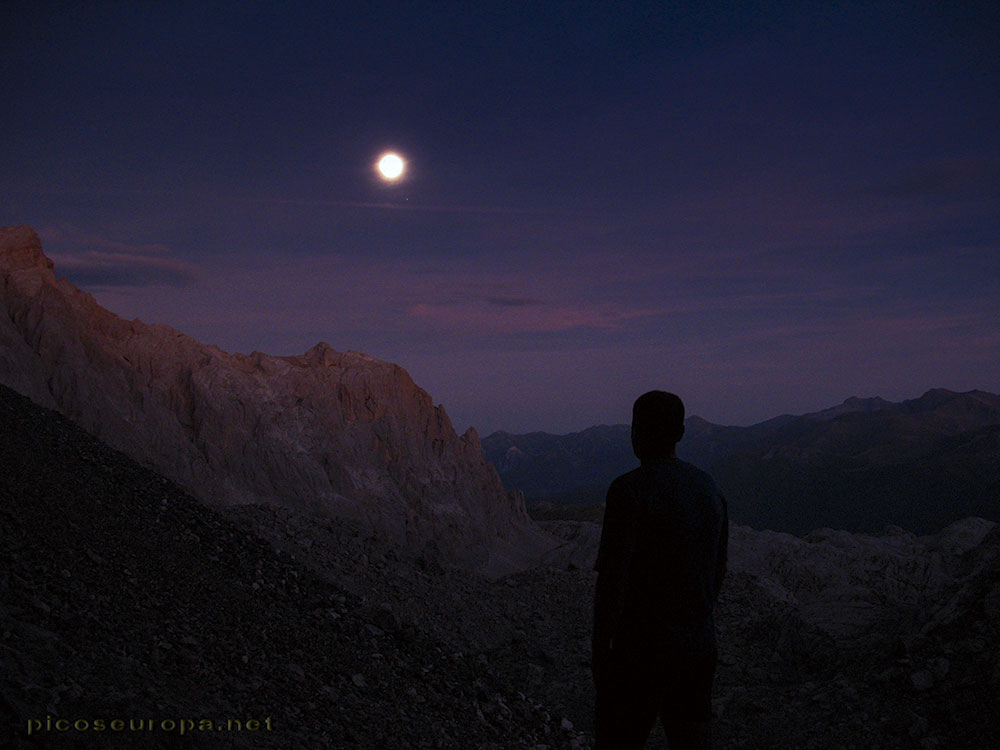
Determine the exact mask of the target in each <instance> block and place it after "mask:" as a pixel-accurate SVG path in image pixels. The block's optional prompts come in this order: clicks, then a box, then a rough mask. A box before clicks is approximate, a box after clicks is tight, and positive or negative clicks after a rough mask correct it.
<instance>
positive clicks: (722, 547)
mask: <svg viewBox="0 0 1000 750" xmlns="http://www.w3.org/2000/svg"><path fill="white" fill-rule="evenodd" d="M719 499H720V500H721V501H722V528H721V529H720V530H719V544H718V549H717V550H716V554H715V591H714V592H713V593H714V598H715V599H718V598H719V592H720V591H721V590H722V580H723V579H724V578H725V577H726V566H727V564H728V561H729V506H727V505H726V498H724V497H722V495H720V496H719Z"/></svg>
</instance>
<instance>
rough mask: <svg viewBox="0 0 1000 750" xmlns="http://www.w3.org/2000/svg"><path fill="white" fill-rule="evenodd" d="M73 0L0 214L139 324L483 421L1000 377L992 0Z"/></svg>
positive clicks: (525, 423) (0, 180)
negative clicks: (376, 376)
mask: <svg viewBox="0 0 1000 750" xmlns="http://www.w3.org/2000/svg"><path fill="white" fill-rule="evenodd" d="M62 5H66V6H69V7H59V6H57V5H54V4H53V5H50V6H46V5H44V4H42V3H39V2H27V3H19V2H13V3H11V2H7V3H4V7H3V9H2V10H0V22H2V24H3V28H4V35H3V36H4V41H3V48H2V52H0V55H2V57H0V60H2V63H0V64H2V75H0V97H2V99H0V101H2V104H3V106H2V109H0V224H4V225H7V224H23V223H28V224H31V225H32V226H33V227H34V228H35V229H37V230H38V231H39V233H40V234H41V236H42V241H43V245H44V247H45V250H46V252H47V253H48V254H49V255H50V256H51V257H52V258H53V259H54V260H55V262H56V271H57V273H58V274H59V275H61V276H66V277H67V278H69V279H70V280H71V281H73V282H74V283H76V284H78V285H79V286H81V287H83V288H84V289H86V290H88V291H90V292H91V293H93V294H94V295H95V297H96V298H97V300H98V301H99V302H100V303H101V304H103V305H104V306H105V307H108V308H109V309H111V310H112V311H114V312H116V313H118V314H119V315H122V316H124V317H127V318H132V317H138V318H141V319H142V320H144V321H147V322H161V323H166V324H169V325H171V326H174V327H175V328H178V329H180V330H182V331H184V332H186V333H189V334H191V335H193V336H195V337H196V338H198V339H200V340H202V341H205V342H207V343H212V344H216V345H218V346H220V347H222V348H223V349H225V350H227V351H241V352H250V351H253V350H260V351H266V352H270V353H273V354H296V353H301V352H303V351H305V350H306V349H307V348H309V347H310V346H312V345H313V344H315V343H316V342H317V341H320V340H322V341H326V342H327V343H329V344H330V345H331V346H332V347H334V348H335V349H338V350H341V351H346V350H357V351H363V352H365V353H368V354H371V355H373V356H376V357H379V358H381V359H386V360H389V361H392V362H396V363H398V364H400V365H402V366H403V367H405V368H406V369H407V370H408V371H409V372H410V374H411V375H412V376H413V378H414V379H415V380H416V382H417V383H418V384H419V385H421V386H422V387H424V388H425V389H427V390H428V391H429V392H430V393H431V395H432V397H433V398H434V400H435V402H439V403H443V404H444V406H445V408H446V410H447V411H448V413H449V414H450V415H451V417H452V420H453V422H454V423H455V426H456V427H457V428H458V429H459V430H460V431H461V430H464V429H465V428H466V427H468V426H469V425H474V426H475V427H476V428H477V429H478V430H479V432H480V434H488V433H489V432H492V431H493V430H495V429H505V430H509V431H514V432H524V431H531V430H545V431H549V432H566V431H571V430H578V429H583V428H585V427H587V426H589V425H593V424H600V423H621V422H627V421H628V420H629V418H630V407H631V403H632V400H633V399H634V398H635V397H636V396H637V395H638V394H639V393H641V392H643V391H645V390H648V389H650V388H663V389H667V390H672V391H675V392H676V393H678V394H680V395H681V396H682V397H683V398H684V399H685V401H686V402H687V404H688V413H689V414H691V413H694V414H699V415H701V416H703V417H705V418H707V419H710V420H712V421H715V422H721V423H729V424H747V423H750V422H755V421H760V420H762V419H766V418H768V417H772V416H775V415H777V414H779V413H784V412H792V413H798V412H804V411H810V410H814V409H819V408H823V407H826V406H831V405H833V404H836V403H839V402H840V401H842V400H843V399H845V398H847V397H849V396H875V395H879V396H882V397H884V398H888V399H891V400H900V399H904V398H914V397H917V396H919V395H920V394H921V393H923V392H924V391H925V390H927V389H929V388H931V387H945V388H951V389H953V390H970V389H973V388H980V389H984V390H992V391H997V390H1000V382H998V375H1000V312H998V311H1000V197H998V196H1000V93H998V92H1000V41H998V40H1000V15H998V12H997V11H989V10H987V7H988V6H989V5H990V4H989V3H965V4H963V3H960V2H947V3H913V2H905V3H898V4H878V3H868V2H866V3H858V4H856V5H845V6H842V7H833V4H829V3H822V4H819V3H817V4H813V5H812V6H809V5H808V4H807V5H806V6H803V5H801V4H787V5H786V4H779V3H767V4H763V5H762V6H757V7H754V6H752V5H745V4H739V5H735V4H734V5H729V4H703V3H692V4H691V5H692V6H695V7H694V8H692V7H684V6H687V5H688V4H680V3H678V4H673V3H666V4H661V3H649V4H639V3H611V2H607V3H603V2H602V3H584V2H572V3H554V2H544V3H535V2H531V3H527V2H526V3H489V2H482V1H477V2H461V3H446V2H433V3H413V4H410V3H407V4H398V5H397V4H368V3H273V4H271V3H249V2H241V3H233V4H218V3H207V2H198V3H191V4H186V3H179V2H170V3H162V4H153V3H146V2H138V3H122V2H115V3H111V2H109V3H68V4H62ZM78 5H79V6H81V7H75V6H78ZM820 5H821V6H823V9H822V10H820V9H817V7H816V6H820ZM209 6H211V7H209ZM347 7H351V8H353V9H351V10H345V9H344V8H347ZM810 7H811V9H810ZM387 150H394V151H396V152H397V153H399V154H400V155H402V156H403V158H404V159H405V160H406V164H407V170H406V172H405V173H404V178H403V179H402V180H400V181H399V182H398V183H394V184H390V183H386V182H384V181H382V180H380V179H379V178H378V177H377V175H376V171H375V168H374V165H375V162H376V160H377V159H378V157H379V155H380V154H381V153H383V152H385V151H387Z"/></svg>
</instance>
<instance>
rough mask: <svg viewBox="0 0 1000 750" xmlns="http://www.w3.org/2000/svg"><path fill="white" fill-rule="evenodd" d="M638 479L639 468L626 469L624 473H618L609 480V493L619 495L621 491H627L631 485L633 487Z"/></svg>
mask: <svg viewBox="0 0 1000 750" xmlns="http://www.w3.org/2000/svg"><path fill="white" fill-rule="evenodd" d="M638 481H639V469H632V471H626V472H625V473H624V474H620V475H619V476H617V477H615V478H614V479H613V480H611V485H610V486H609V487H608V494H609V495H619V494H623V493H628V492H629V491H630V490H631V489H632V488H633V487H635V485H636V482H638Z"/></svg>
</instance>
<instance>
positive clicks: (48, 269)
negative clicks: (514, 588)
mask: <svg viewBox="0 0 1000 750" xmlns="http://www.w3.org/2000/svg"><path fill="white" fill-rule="evenodd" d="M0 295H2V300H0V305H2V308H0V382H2V383H4V384H6V385H8V386H10V387H12V388H14V389H15V390H18V391H20V392H21V393H23V394H25V395H27V396H29V397H30V398H32V399H33V400H34V401H36V402H37V403H39V404H41V405H43V406H47V407H50V408H55V409H57V410H59V411H61V412H62V413H63V414H65V415H66V416H68V417H69V418H70V419H72V420H74V421H75V422H77V423H78V424H80V425H81V426H83V427H84V428H85V429H87V430H88V431H89V432H91V433H93V434H94V435H96V436H97V437H99V438H100V439H101V440H103V441H104V442H106V443H108V444H109V445H111V446H113V447H115V448H118V449H119V450H122V451H123V452H125V453H126V454H128V455H130V456H132V457H133V458H135V459H137V460H139V461H142V462H144V463H146V464H148V465H151V466H152V467H154V468H156V469H157V470H158V471H160V472H162V473H163V474H165V475H166V476H168V477H170V478H171V479H173V480H175V481H176V482H178V483H179V484H180V485H182V486H183V487H185V488H186V489H187V490H188V491H190V492H191V493H192V494H193V495H195V496H196V497H198V498H200V499H201V500H203V501H205V502H209V503H217V504H237V503H255V502H263V503H272V504H276V505H282V506H287V507H290V508H294V509H297V510H308V511H311V512H316V513H320V514H329V515H337V516H345V517H350V518H354V519H359V520H363V521H366V522H368V523H370V524H371V526H372V527H373V528H376V529H378V530H379V531H381V532H383V533H388V534H390V535H392V536H394V537H396V538H398V539H399V540H401V541H403V542H405V543H406V544H408V545H410V546H413V547H416V548H421V547H423V546H424V545H426V544H427V543H428V542H430V541H432V540H433V542H434V544H435V545H436V546H437V547H438V548H440V549H441V551H442V552H443V553H444V554H445V555H447V556H449V557H450V558H451V559H453V560H455V561H457V562H461V563H462V564H465V565H472V566H475V567H480V568H482V569H484V570H487V571H493V572H500V571H503V570H509V569H514V568H517V567H521V566H523V565H525V564H527V563H528V562H529V561H531V560H532V559H534V558H535V557H537V556H538V555H539V554H541V553H542V552H543V551H544V550H545V549H546V548H548V547H550V546H551V542H550V540H549V539H548V538H547V537H546V536H545V535H544V534H542V533H541V532H539V531H538V530H537V528H536V527H535V526H534V525H533V524H532V522H531V521H530V519H528V517H527V515H526V513H525V510H524V503H523V499H522V498H521V497H520V496H519V495H510V494H508V493H507V492H506V491H505V490H504V489H503V487H502V485H501V483H500V480H499V478H498V476H497V474H496V471H495V470H494V469H493V467H492V465H490V464H488V463H486V461H485V460H484V458H483V454H482V448H481V446H480V442H479V437H478V436H477V435H476V433H475V431H474V430H471V429H470V430H469V431H468V432H467V433H465V434H464V435H462V436H461V437H459V436H458V435H457V434H456V433H455V431H454V429H453V428H452V425H451V422H450V420H449V419H448V416H447V414H445V411H444V409H443V408H442V407H440V406H435V405H434V404H433V402H432V401H431V398H430V396H429V395H428V394H427V393H426V392H425V391H423V390H422V389H421V388H419V387H418V386H417V385H416V384H414V382H413V381H412V379H411V378H410V376H409V375H408V374H407V373H406V372H405V371H404V370H403V369H402V368H400V367H398V366H396V365H393V364H390V363H387V362H382V361H380V360H377V359H374V358H372V357H369V356H366V355H364V354H360V353H357V352H347V353H341V352H337V351H334V350H333V349H332V348H330V347H329V346H328V345H327V344H325V343H319V344H317V345H316V346H314V347H313V348H311V349H310V350H309V351H307V352H305V353H304V354H302V355H299V356H290V357H279V356H271V355H268V354H262V353H260V352H254V353H252V354H250V355H244V354H229V353H227V352H224V351H222V350H221V349H219V348H217V347H214V346H208V345H205V344H202V343H200V342H198V341H196V340H194V339H193V338H191V337H190V336H186V335H185V334H183V333H180V332H179V331H176V330H174V329H172V328H169V327H167V326H164V325H149V324H146V323H143V322H141V321H139V320H133V321H126V320H123V319H121V318H119V317H118V316H116V315H114V314H113V313H111V312H109V311H107V310H105V309H104V308H102V307H101V306H100V305H98V304H97V302H96V301H95V300H94V298H93V297H92V296H91V295H89V294H87V293H85V292H83V291H81V290H79V289H77V288H76V287H75V286H73V285H72V284H70V283H69V282H68V281H66V280H64V279H57V277H56V275H55V271H54V268H53V263H52V261H51V260H49V259H48V258H47V257H46V256H45V255H44V253H43V252H42V247H41V243H40V241H39V239H38V236H37V234H35V232H33V231H32V230H31V229H30V228H29V227H24V226H22V227H7V228H3V229H0Z"/></svg>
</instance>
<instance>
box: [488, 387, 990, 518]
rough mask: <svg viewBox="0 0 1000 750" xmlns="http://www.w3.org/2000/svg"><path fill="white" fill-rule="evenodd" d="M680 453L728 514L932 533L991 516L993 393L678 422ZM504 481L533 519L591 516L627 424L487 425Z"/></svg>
mask: <svg viewBox="0 0 1000 750" xmlns="http://www.w3.org/2000/svg"><path fill="white" fill-rule="evenodd" d="M685 424H686V434H685V437H684V439H683V440H682V441H681V442H680V444H679V445H678V454H679V456H680V457H681V458H683V459H685V460H687V461H690V462H691V463H693V464H695V465H696V466H699V467H701V468H703V469H705V470H706V471H708V472H710V473H711V474H712V476H713V477H714V478H715V480H716V482H717V483H718V485H719V486H720V488H721V489H722V491H723V492H724V493H725V495H726V497H727V499H728V501H729V506H730V514H731V516H732V518H733V520H734V521H736V522H738V523H743V524H747V525H750V526H753V527H756V528H768V529H775V530H779V531H788V532H791V533H794V534H805V533H808V532H809V531H811V530H812V529H816V528H821V527H831V528H840V529H846V530H850V531H879V530H881V529H882V527H884V526H885V525H887V524H895V525H898V526H902V527H904V528H906V529H908V530H910V531H914V532H917V533H932V532H935V531H938V530H940V529H941V528H942V527H944V526H945V525H947V524H948V523H951V522H952V521H955V520H957V519H959V518H965V517H967V516H982V517H985V518H988V519H992V520H996V519H997V518H998V517H1000V396H998V395H996V394H993V393H987V392H984V391H969V392H967V393H955V392H952V391H948V390H944V389H933V390H930V391H928V392H927V393H925V394H924V395H923V396H921V397H920V398H917V399H912V400H908V401H903V402H901V403H893V402H890V401H886V400H884V399H881V398H863V399H862V398H850V399H847V400H846V401H844V403H842V404H840V405H838V406H834V407H832V408H830V409H824V410H823V411H819V412H814V413H810V414H802V415H799V416H793V415H783V416H779V417H775V418H774V419H769V420H767V421H766V422H761V423H759V424H755V425H752V426H749V427H726V426H722V425H716V424H712V423H711V422H708V421H706V420H704V419H701V418H699V417H690V418H689V419H688V420H687V421H686V423H685ZM482 442H483V450H484V453H485V455H486V458H487V460H489V461H491V462H492V463H493V464H494V466H496V467H497V471H498V472H499V474H500V477H501V479H502V480H503V482H504V484H505V486H506V487H508V488H509V489H515V490H520V491H522V492H524V494H525V496H526V497H527V498H528V500H529V505H530V506H531V507H532V508H533V512H534V513H535V514H536V515H538V516H539V517H573V518H590V519H591V520H598V519H599V517H600V509H599V507H598V506H599V504H600V503H602V502H603V499H604V492H605V490H606V488H607V485H608V483H609V482H610V481H611V480H612V479H613V478H614V477H615V476H617V475H618V474H621V473H623V472H625V471H628V470H630V469H632V468H634V467H635V466H636V465H637V464H638V462H637V460H636V458H635V456H634V455H633V454H632V448H631V442H630V438H629V427H628V425H613V426H607V425H602V426H599V427H591V428H588V429H586V430H584V431H582V432H577V433H573V434H570V435H550V434H547V433H542V432H535V433H529V434H526V435H511V434H509V433H504V432H496V433H493V434H492V435H489V436H488V437H486V438H485V439H484V440H483V441H482Z"/></svg>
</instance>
